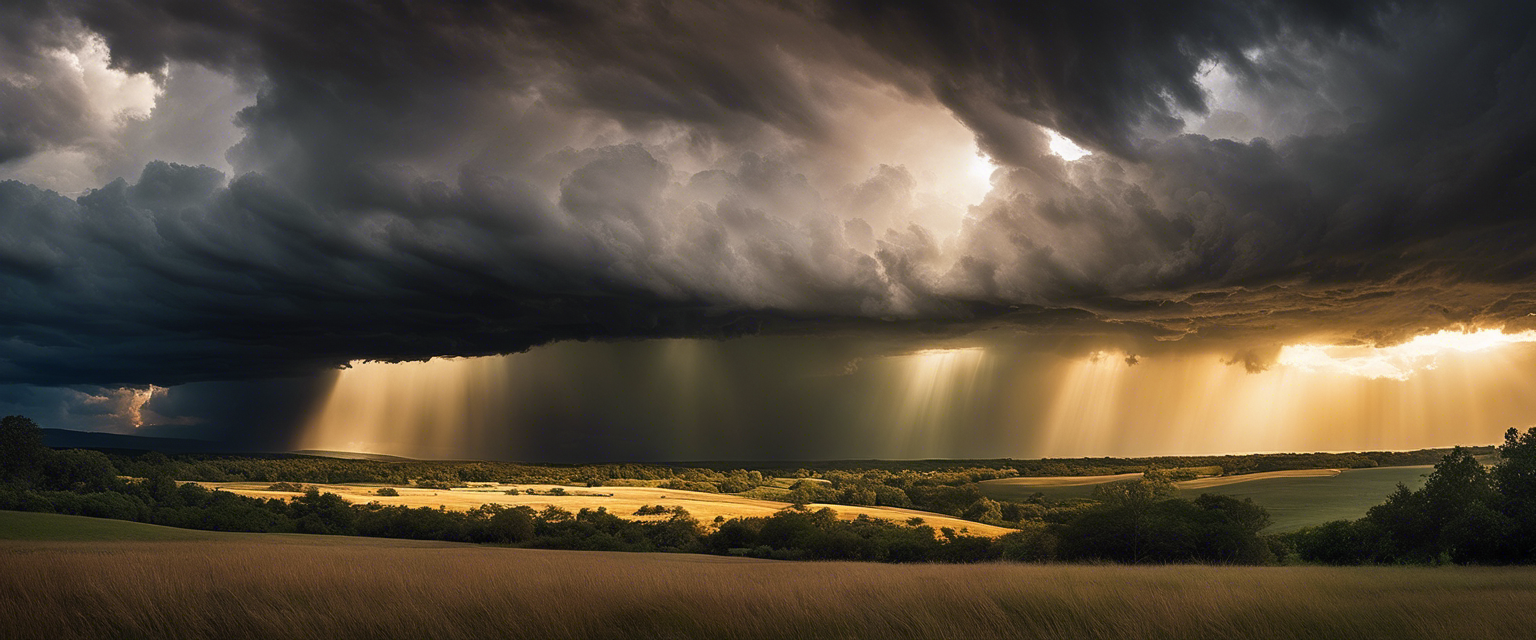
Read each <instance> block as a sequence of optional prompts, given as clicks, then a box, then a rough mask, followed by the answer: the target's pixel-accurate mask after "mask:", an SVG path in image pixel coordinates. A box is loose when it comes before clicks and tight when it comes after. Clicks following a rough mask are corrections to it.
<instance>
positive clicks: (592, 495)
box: [198, 482, 1013, 536]
mask: <svg viewBox="0 0 1536 640" xmlns="http://www.w3.org/2000/svg"><path fill="white" fill-rule="evenodd" d="M198 484H201V485H203V486H205V487H208V488H210V489H221V490H224V491H229V492H232V493H237V494H240V495H244V496H254V497H258V498H274V497H291V496H296V495H299V494H297V493H292V492H286V491H267V490H266V488H267V487H268V486H269V483H261V482H201V483H198ZM305 486H312V487H316V488H318V489H319V490H321V491H328V492H331V493H335V494H337V495H340V496H341V497H343V498H345V499H347V500H348V501H350V502H357V503H368V502H374V501H377V502H379V503H381V504H389V505H405V506H408V507H432V508H437V507H443V508H446V509H451V510H456V511H466V510H469V509H474V508H475V507H479V506H480V505H483V504H487V503H495V504H503V505H527V506H530V507H533V508H535V509H542V508H544V507H546V506H549V505H554V506H557V507H560V508H562V509H568V510H570V511H577V510H579V509H596V508H598V507H607V508H608V511H610V512H612V513H613V514H614V515H617V516H621V517H625V518H629V519H631V520H657V519H664V518H666V517H667V516H636V515H632V514H633V513H634V512H635V510H636V509H639V508H640V507H641V506H643V505H654V504H661V505H665V506H668V507H683V508H686V509H687V510H688V512H689V513H691V514H693V517H695V518H698V519H699V520H701V521H704V522H709V521H711V520H713V519H714V518H715V516H723V517H725V518H727V519H729V518H736V517H757V516H769V515H773V513H774V512H775V511H778V510H780V509H783V508H784V507H787V506H789V503H786V502H775V501H772V500H760V499H756V498H746V497H742V496H736V495H731V494H723V493H703V492H698V491H679V490H677V489H659V488H655V487H591V488H586V487H566V486H560V485H550V484H520V485H506V486H498V487H469V488H466V489H452V490H447V489H413V488H405V487H396V490H398V491H399V492H400V495H398V496H380V495H377V493H376V492H377V491H378V489H379V488H380V487H383V486H386V485H376V484H366V485H365V484H311V485H305ZM513 486H515V487H517V488H518V489H520V490H521V489H534V490H536V491H538V492H539V493H540V494H543V493H546V492H548V491H549V490H551V489H554V488H556V487H559V488H561V489H564V490H565V491H566V492H568V493H569V494H570V495H564V496H550V495H527V494H525V493H518V494H516V495H507V493H506V490H507V489H509V488H511V487H513ZM809 506H810V507H811V508H813V509H815V508H821V507H831V508H832V509H833V510H835V511H837V514H838V516H839V517H841V518H843V519H852V518H856V517H858V516H859V515H860V514H864V515H867V516H869V517H871V518H882V519H885V520H893V521H897V522H905V521H906V520H907V519H908V518H912V517H918V518H922V519H923V522H924V523H925V524H928V525H930V526H932V527H934V528H935V529H937V528H940V527H951V528H953V529H955V530H956V531H962V530H963V531H965V532H967V533H971V534H974V535H984V536H1000V535H1003V534H1006V533H1010V532H1012V531H1013V530H1012V529H1006V528H1003V527H996V526H992V525H989V524H981V523H979V522H971V521H969V520H961V519H959V518H952V517H949V516H946V515H942V514H937V513H930V512H927V511H915V510H912V509H898V508H895V507H853V506H847V505H840V504H813V505H809Z"/></svg>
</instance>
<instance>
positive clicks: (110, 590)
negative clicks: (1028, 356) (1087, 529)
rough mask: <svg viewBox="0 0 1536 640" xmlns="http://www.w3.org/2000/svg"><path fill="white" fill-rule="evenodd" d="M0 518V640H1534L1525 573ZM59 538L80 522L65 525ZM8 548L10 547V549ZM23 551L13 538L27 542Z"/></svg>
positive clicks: (1534, 596)
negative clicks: (83, 537)
mask: <svg viewBox="0 0 1536 640" xmlns="http://www.w3.org/2000/svg"><path fill="white" fill-rule="evenodd" d="M23 515H26V516H29V517H31V518H33V519H32V520H30V521H29V523H28V524H26V525H17V524H15V523H14V522H11V523H9V524H6V523H7V521H9V520H14V518H15V517H16V514H12V513H0V532H4V531H11V532H13V533H14V532H16V531H25V530H31V531H33V532H34V534H33V535H31V537H32V538H33V539H30V540H27V539H23V540H16V539H11V540H4V541H0V612H3V613H0V637H6V638H17V639H28V638H38V639H43V638H48V639H55V638H57V639H69V638H96V637H154V638H174V639H189V640H190V639H202V638H229V639H239V638H299V639H316V640H320V639H343V640H344V639H350V638H428V637H430V638H449V639H451V638H471V637H512V636H515V637H525V638H613V639H621V638H727V639H729V638H735V639H743V640H746V639H755V638H852V637H882V638H981V637H991V638H1044V639H1063V640H1065V639H1073V640H1078V639H1096V638H1103V639H1119V638H1126V639H1130V638H1137V639H1144V638H1223V639H1224V640H1242V639H1246V638H1295V639H1302V638H1352V639H1370V638H1392V639H1393V640H1412V639H1416V638H1446V637H1475V638H1493V639H1497V638H1528V637H1529V634H1530V631H1529V630H1530V629H1531V628H1533V627H1536V570H1533V569H1530V568H1497V569H1495V568H1470V567H1435V568H1425V567H1355V568H1328V567H1224V566H1199V565H1170V566H1118V565H1030V564H1002V563H986V564H971V565H936V564H918V565H886V564H874V563H847V562H780V561H770V560H752V559H744V558H729V557H717V556H704V555H693V554H640V553H608V552H583V551H546V550H531V549H510V548H501V547H491V546H480V545H464V544H453V543H426V542H411V541H397V540H381V539H367V538H352V537H342V536H304V535H272V534H239V533H201V534H199V535H202V536H206V538H204V539H201V540H160V541H154V540H146V539H145V538H144V537H143V533H142V531H141V530H138V529H139V528H142V527H149V526H150V525H141V524H135V523H121V522H117V523H112V525H114V526H118V527H123V528H124V529H123V531H124V535H125V536H129V539H128V540H123V541H101V540H98V541H95V542H59V541H50V540H46V539H42V540H40V539H37V538H47V537H48V533H47V531H48V530H55V531H56V530H59V528H60V527H59V523H53V524H48V523H41V521H40V520H37V518H42V519H58V518H69V517H68V516H57V515H51V514H23ZM69 522H70V523H71V526H72V525H73V521H69ZM7 537H12V538H14V537H17V536H15V535H11V536H7ZM20 537H24V538H25V537H28V536H25V535H23V536H20Z"/></svg>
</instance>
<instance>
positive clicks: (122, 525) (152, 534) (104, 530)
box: [0, 511, 219, 542]
mask: <svg viewBox="0 0 1536 640" xmlns="http://www.w3.org/2000/svg"><path fill="white" fill-rule="evenodd" d="M218 535H219V534H216V533H212V532H208V531H194V530H192V529H177V528H175V527H161V526H156V525H152V524H144V523H141V522H128V521H126V520H107V519H105V518H87V517H84V516H65V515H58V514H54V513H25V512H21V511H0V540H56V541H67V542H95V541H102V540H116V541H136V542H166V541H187V540H212V539H217V538H218Z"/></svg>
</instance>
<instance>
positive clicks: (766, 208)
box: [0, 0, 1536, 388]
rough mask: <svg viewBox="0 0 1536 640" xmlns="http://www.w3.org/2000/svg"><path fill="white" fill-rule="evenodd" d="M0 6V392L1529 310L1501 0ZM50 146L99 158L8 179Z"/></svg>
mask: <svg viewBox="0 0 1536 640" xmlns="http://www.w3.org/2000/svg"><path fill="white" fill-rule="evenodd" d="M5 11H6V14H5V16H4V17H5V18H7V19H6V20H5V24H6V25H8V26H7V27H5V28H3V29H0V55H3V60H0V64H3V65H4V66H3V67H0V68H3V69H4V70H5V76H4V77H3V78H0V114H3V115H0V174H3V175H5V176H8V177H11V178H15V180H12V181H9V182H3V183H0V296H3V297H4V300H5V302H6V304H5V306H4V309H3V310H0V381H4V382H21V383H31V384H45V385H68V384H90V385H139V388H144V387H143V385H150V384H154V385H161V386H169V385H175V384H181V383H186V382H190V381H197V380H225V379H233V378H246V377H262V378H265V377H274V376H292V375H310V374H313V372H315V371H319V370H325V369H329V368H334V367H337V366H340V365H342V364H345V363H347V362H350V361H353V360H358V359H382V360H404V359H424V358H428V357H431V356H437V355H483V354H492V353H508V352H515V351H520V350H524V349H527V348H529V347H531V346H534V345H539V344H544V343H548V342H552V341H560V340H573V339H574V340H587V339H621V338H645V337H678V336H695V337H719V336H734V335H742V334H750V333H760V332H769V333H797V332H823V333H827V332H858V333H867V334H873V335H877V336H883V337H885V338H886V339H888V340H890V341H891V342H892V343H893V347H892V348H893V349H898V350H900V349H911V348H913V347H914V346H915V345H913V344H910V343H912V342H917V341H920V340H921V339H924V337H928V336H933V335H948V334H958V333H965V332H968V331H973V330H976V329H981V328H989V327H1005V328H1016V329H1019V330H1023V331H1028V332H1032V333H1037V334H1049V335H1053V336H1065V337H1070V338H1071V339H1074V340H1076V339H1082V340H1088V341H1092V340H1098V341H1103V342H1116V343H1125V348H1126V350H1127V351H1128V352H1134V353H1137V354H1141V355H1147V356H1150V355H1152V354H1153V353H1155V351H1156V350H1157V349H1158V348H1160V347H1158V346H1157V345H1158V344H1159V343H1168V342H1173V341H1182V342H1189V341H1199V340H1209V341H1212V342H1219V343H1220V344H1221V345H1222V347H1223V348H1227V347H1230V346H1232V345H1233V344H1235V343H1238V342H1244V341H1246V342H1248V343H1251V344H1247V345H1243V346H1240V347H1236V348H1234V349H1233V351H1241V350H1244V349H1255V350H1257V351H1254V353H1259V352H1266V351H1265V350H1268V351H1267V352H1272V351H1273V350H1274V348H1275V346H1274V345H1276V344H1279V343H1280V342H1282V341H1286V340H1290V339H1292V338H1300V337H1309V338H1315V339H1319V340H1325V341H1339V340H1355V341H1359V342H1362V343H1371V344H1376V343H1381V344H1387V343H1392V342H1397V341H1402V340H1404V339H1406V338H1408V337H1410V336H1412V335H1415V334H1418V333H1423V332H1425V331H1429V330H1433V329H1438V328H1441V327H1445V326H1451V325H1488V326H1503V325H1510V326H1511V327H1512V328H1524V327H1525V326H1527V325H1528V324H1529V321H1528V317H1529V316H1530V314H1532V313H1533V312H1536V304H1533V300H1532V298H1531V296H1530V294H1529V293H1528V292H1529V291H1531V290H1532V284H1536V283H1533V282H1532V275H1531V274H1532V273H1536V269H1532V268H1531V267H1533V266H1536V265H1533V264H1532V260H1533V258H1532V256H1531V254H1530V250H1529V247H1531V246H1532V245H1533V243H1532V240H1536V238H1533V231H1536V226H1533V225H1532V224H1531V223H1530V221H1529V220H1528V216H1527V213H1526V212H1527V211H1528V209H1529V206H1530V204H1531V202H1533V196H1536V193H1533V189H1536V182H1533V178H1532V175H1533V174H1532V172H1531V167H1532V166H1533V164H1536V163H1533V162H1532V155H1531V152H1530V150H1531V149H1532V148H1533V145H1536V140H1533V136H1536V126H1533V125H1536V111H1533V110H1531V109H1529V105H1530V104H1532V103H1533V102H1536V95H1533V93H1536V52H1533V50H1532V48H1531V47H1530V46H1529V39H1530V35H1531V25H1532V24H1533V20H1532V18H1533V16H1532V15H1531V14H1532V12H1533V9H1532V8H1530V7H1528V6H1525V5H1521V4H1518V3H1498V2H1470V3H1444V4H1429V3H1370V2H1360V3H1343V4H1339V3H1331V4H1328V5H1327V6H1324V5H1319V4H1317V3H1307V2H1294V3H1293V2H1266V3H1228V2H1197V3H1184V4H1177V5H1168V4H1149V5H1146V6H1142V5H1119V4H1112V3H1097V2H1078V3H1072V4H1070V5H1062V6H1059V7H1047V8H1037V7H1033V6H1029V7H1023V6H1016V5H1014V4H1009V3H988V2H979V3H970V4H964V5H946V6H944V7H942V8H941V7H939V6H937V5H935V6H932V7H929V6H927V5H921V6H919V5H911V6H907V5H902V4H900V3H868V4H861V3H825V4H823V3H814V2H807V3H768V2H754V1H750V0H741V1H739V2H727V3H693V2H634V3H620V4H618V5H613V4H612V3H593V4H586V3H557V4H544V3H475V4H459V3H427V2H422V3H412V2H405V3H392V4H388V5H379V4H373V3H363V2H344V3H310V2H271V3H259V4H247V3H235V2H229V3H225V2H205V3H196V4H195V5H186V4H184V3H179V2H110V1H109V2H91V3H74V2H63V1H60V2H37V3H23V4H18V5H14V6H12V7H10V8H8V9H6V10H5ZM92 47H95V48H92ZM59 51H75V52H87V53H89V52H95V53H91V54H90V55H95V56H97V57H96V58H92V60H97V61H98V62H99V63H100V65H99V66H101V69H102V71H100V73H103V74H107V73H110V74H116V75H112V76H111V77H112V78H115V79H116V80H114V82H118V83H119V84H117V85H112V86H115V87H118V89H121V90H116V91H117V92H116V93H113V92H111V91H105V90H104V89H102V90H98V89H95V88H91V85H90V84H89V83H86V84H85V85H81V84H80V83H79V82H77V80H78V79H79V77H81V76H80V73H79V72H77V71H71V70H69V69H66V68H64V67H62V66H60V64H59V63H58V60H59V59H60V58H58V55H60V54H58V53H57V52H59ZM50 56H51V57H50ZM77 57H78V56H77ZM81 60H84V59H83V58H81ZM108 63H109V66H107V65H108ZM82 64H84V63H83V62H82ZM92 64H96V63H92ZM66 66H67V65H66ZM92 68H94V67H92ZM93 73H94V72H93ZM71 74H73V75H71ZM103 77H105V76H103ZM146 83H147V84H146ZM81 86H84V87H85V89H81ZM102 86H106V85H102ZM125 87H126V88H125ZM109 88H110V87H109ZM146 95H148V96H153V97H154V99H153V100H152V101H151V102H145V101H144V100H145V99H144V96H146ZM103 96H107V97H103ZM111 96H116V97H115V98H111V99H110V100H109V99H108V98H109V97H111ZM199 97H202V98H204V99H203V100H198V98H199ZM113 100H116V102H114V101H113ZM134 100H137V102H134ZM146 105H147V106H146ZM237 108H238V109H237ZM102 114H109V116H110V117H108V116H103V115H102ZM124 114H127V115H129V116H132V117H131V118H129V120H132V122H127V123H126V124H124V122H126V121H124V120H123V119H122V118H123V117H124ZM177 114H185V115H182V116H178V115H177ZM103 118H107V120H111V121H112V122H114V123H117V124H114V125H113V126H112V127H108V128H102V127H100V126H97V125H95V124H92V123H100V122H106V121H107V120H104V119H103ZM135 118H138V119H135ZM178 119H183V120H186V121H187V122H188V128H187V129H186V130H179V129H178V128H177V127H176V126H175V124H174V123H175V122H176V121H177V120H178ZM92 127H95V128H92ZM193 132H195V135H193ZM1056 136H1065V137H1066V138H1068V139H1070V140H1072V141H1074V142H1075V143H1076V144H1079V145H1082V146H1083V147H1084V148H1086V149H1087V150H1089V151H1091V152H1092V153H1091V154H1089V155H1085V156H1082V157H1080V158H1076V159H1073V160H1068V159H1067V158H1064V157H1062V156H1061V155H1059V154H1057V153H1052V152H1051V145H1052V141H1053V140H1054V139H1056ZM86 137H90V138H91V139H92V140H104V141H105V142H100V143H93V144H89V145H88V144H83V143H81V140H83V139H85V138H86ZM236 137H238V139H239V141H238V142H233V140H234V139H235V138H236ZM226 145H228V148H225V149H217V152H211V151H210V149H213V148H217V147H224V146H226ZM1058 146H1059V143H1058ZM61 149H66V150H71V152H73V153H83V154H87V155H89V156H90V160H91V162H87V163H85V166H89V167H90V172H94V173H93V175H95V176H96V177H98V178H100V179H101V182H100V184H96V185H94V188H93V189H91V190H89V192H87V193H84V194H80V195H77V194H76V193H74V192H73V190H72V189H70V188H65V187H61V186H57V185H50V184H47V183H46V181H43V180H41V179H37V178H36V177H35V175H36V174H35V172H34V173H30V174H29V173H27V172H25V171H21V170H20V169H17V168H16V167H20V166H23V165H25V164H26V163H29V162H34V160H35V159H36V158H38V157H41V155H40V154H44V153H46V152H49V151H50V150H53V151H54V152H58V150H61ZM226 152H227V153H226ZM978 152H980V153H982V154H984V155H977V154H978ZM150 160H154V161H150ZM161 160H169V161H172V162H164V161H161ZM141 161H147V162H146V164H144V165H143V168H142V171H139V172H138V173H137V174H135V173H134V172H133V171H131V170H130V169H129V167H136V166H137V165H138V163H139V162H141ZM185 163H200V164H210V165H215V167H210V166H193V165H188V164H185ZM32 166H34V168H35V167H36V166H40V165H32ZM978 166H979V167H980V168H981V171H980V172H979V173H980V174H986V175H985V176H984V179H978V177H977V176H978V172H977V171H976V170H975V168H976V167H978ZM993 167H996V170H995V171H992V170H991V169H992V168H993ZM119 176H121V177H122V178H123V179H115V180H114V179H113V178H117V177H119ZM50 189H53V190H50ZM60 190H62V191H63V192H64V193H65V194H64V195H61V193H60ZM1242 360H1243V362H1245V363H1249V362H1250V359H1249V358H1243V359H1242ZM1248 366H1249V367H1250V368H1252V369H1255V370H1258V369H1262V368H1263V366H1264V364H1263V363H1262V362H1260V361H1258V360H1252V364H1249V365H1248Z"/></svg>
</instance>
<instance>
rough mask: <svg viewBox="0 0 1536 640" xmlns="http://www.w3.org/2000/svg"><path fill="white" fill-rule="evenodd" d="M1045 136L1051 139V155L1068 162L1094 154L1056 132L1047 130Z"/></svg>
mask: <svg viewBox="0 0 1536 640" xmlns="http://www.w3.org/2000/svg"><path fill="white" fill-rule="evenodd" d="M1045 134H1046V135H1047V136H1049V137H1050V139H1051V146H1050V149H1051V153H1054V154H1056V155H1058V156H1061V159H1063V160H1066V161H1067V162H1072V161H1074V160H1078V159H1080V158H1082V157H1083V156H1086V155H1092V154H1093V152H1092V151H1089V150H1087V149H1084V148H1082V147H1079V146H1077V143H1076V142H1073V141H1071V140H1069V139H1067V137H1066V136H1064V135H1061V134H1059V133H1056V132H1055V131H1052V130H1050V129H1046V130H1045Z"/></svg>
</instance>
